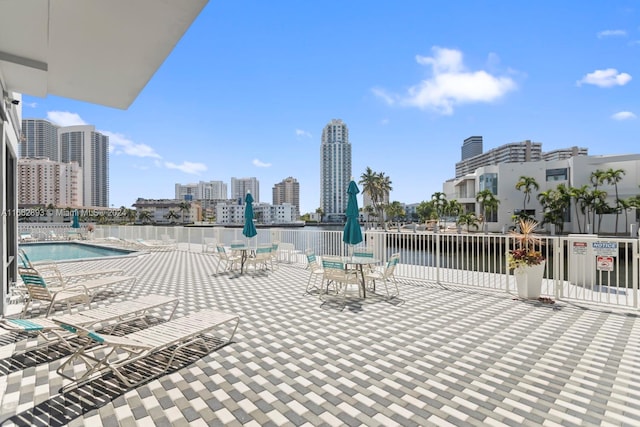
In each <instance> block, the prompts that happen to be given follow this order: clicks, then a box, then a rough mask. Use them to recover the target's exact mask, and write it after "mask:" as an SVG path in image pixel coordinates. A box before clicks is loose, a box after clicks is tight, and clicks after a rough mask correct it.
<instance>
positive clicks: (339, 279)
mask: <svg viewBox="0 0 640 427" xmlns="http://www.w3.org/2000/svg"><path fill="white" fill-rule="evenodd" d="M322 270H323V275H322V280H323V282H324V284H325V285H326V292H324V293H323V292H322V291H320V297H321V298H322V295H323V294H328V293H329V286H330V285H332V284H333V285H334V287H335V289H336V293H337V294H340V293H341V292H342V297H343V298H346V297H347V292H348V290H349V288H350V287H352V286H356V287H357V289H358V296H359V297H362V296H363V293H362V281H361V280H360V277H359V275H358V274H357V273H356V272H355V271H353V270H350V269H348V268H346V264H345V262H344V260H343V258H341V257H332V256H324V257H322Z"/></svg>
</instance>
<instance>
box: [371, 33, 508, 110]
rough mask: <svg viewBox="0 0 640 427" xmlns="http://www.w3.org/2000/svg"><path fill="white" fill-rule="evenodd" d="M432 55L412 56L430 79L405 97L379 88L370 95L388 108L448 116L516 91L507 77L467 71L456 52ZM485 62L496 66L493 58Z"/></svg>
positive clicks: (435, 51) (436, 51)
mask: <svg viewBox="0 0 640 427" xmlns="http://www.w3.org/2000/svg"><path fill="white" fill-rule="evenodd" d="M432 51H433V56H432V57H428V56H420V55H417V56H416V62H418V64H420V65H425V66H428V67H430V68H431V74H432V76H431V77H430V78H428V79H425V80H422V81H421V82H419V83H418V84H416V85H414V86H412V87H410V88H409V89H408V90H407V94H406V95H395V94H390V93H387V92H386V91H385V90H384V89H380V88H374V89H372V92H373V93H374V95H376V96H378V97H380V98H382V99H383V100H384V101H385V102H386V103H387V104H389V105H394V104H398V105H404V106H411V107H418V108H420V109H426V108H430V109H433V110H435V111H437V112H439V113H441V114H447V115H448V114H452V113H453V108H454V106H457V105H462V104H471V103H480V102H492V101H495V100H497V99H499V98H501V97H503V96H504V95H505V94H507V93H508V92H510V91H513V90H515V89H516V88H517V85H516V83H515V82H514V81H513V79H511V78H510V77H506V76H494V75H492V74H490V73H488V72H487V71H484V70H478V71H471V70H468V69H467V68H466V67H465V65H464V62H463V56H462V52H460V51H459V50H455V49H446V48H440V47H437V46H436V47H433V48H432ZM489 62H490V63H492V64H495V63H497V62H498V58H497V56H496V55H495V54H491V55H490V57H489Z"/></svg>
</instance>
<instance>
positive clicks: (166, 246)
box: [125, 239, 176, 251]
mask: <svg viewBox="0 0 640 427" xmlns="http://www.w3.org/2000/svg"><path fill="white" fill-rule="evenodd" d="M125 241H126V242H127V243H128V244H129V245H130V246H133V247H134V248H136V249H139V250H147V251H169V250H173V249H176V244H175V243H164V242H162V241H158V240H144V239H135V240H132V239H125Z"/></svg>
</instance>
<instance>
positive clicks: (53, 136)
mask: <svg viewBox="0 0 640 427" xmlns="http://www.w3.org/2000/svg"><path fill="white" fill-rule="evenodd" d="M22 137H23V139H24V140H23V141H22V144H20V157H21V158H25V157H40V158H44V157H46V158H47V159H49V160H53V161H55V162H57V161H59V160H60V159H59V155H60V154H59V152H58V126H56V125H54V124H53V123H51V122H49V121H47V120H43V119H24V120H22Z"/></svg>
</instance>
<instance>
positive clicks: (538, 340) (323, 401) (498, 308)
mask: <svg viewBox="0 0 640 427" xmlns="http://www.w3.org/2000/svg"><path fill="white" fill-rule="evenodd" d="M89 263H90V265H91V268H100V269H105V268H122V269H124V271H125V273H126V274H132V275H136V276H137V277H138V282H137V285H136V286H135V288H134V291H133V294H132V295H122V294H120V295H112V296H109V297H108V298H103V299H100V300H98V301H97V302H94V305H95V306H106V305H108V304H109V303H111V302H114V301H118V300H123V299H126V298H128V297H133V296H140V295H145V294H150V293H160V294H167V295H175V296H177V297H179V298H180V300H181V303H180V305H179V306H178V311H177V313H176V316H182V315H185V314H187V313H190V312H193V311H195V310H199V309H203V308H215V309H218V310H222V311H226V312H229V313H235V314H238V315H239V316H240V326H239V327H238V331H237V332H236V335H235V338H234V341H233V342H232V343H230V344H228V345H227V346H225V347H223V348H221V349H219V350H216V351H213V352H212V353H210V354H208V355H206V356H204V357H201V356H197V355H191V356H189V357H187V358H186V359H185V360H184V361H183V362H182V364H181V366H179V367H178V368H176V369H173V370H171V371H170V372H169V373H167V374H166V375H163V376H161V377H157V378H152V379H150V380H149V381H148V382H146V383H144V384H142V385H140V386H138V387H136V388H127V387H125V386H123V385H121V384H120V383H119V382H118V381H116V380H114V379H109V378H106V379H100V380H95V381H93V382H92V383H89V384H88V385H85V386H82V387H80V388H79V389H76V390H70V391H65V392H64V393H61V392H60V389H61V387H62V386H63V385H65V384H67V381H66V380H64V381H63V379H62V378H61V377H60V376H58V375H57V374H56V372H55V371H56V368H57V367H58V366H60V364H61V363H62V361H63V360H64V357H65V356H66V355H67V354H68V352H67V353H65V351H64V349H62V350H61V349H58V348H56V349H49V351H46V350H44V351H36V352H30V353H33V354H30V353H27V354H26V355H25V356H13V355H12V354H13V350H14V348H17V347H20V346H24V345H25V342H24V340H18V341H17V340H16V337H15V335H13V334H10V333H6V332H4V331H3V330H1V329H0V397H1V406H0V422H1V423H2V426H9V425H52V426H55V425H71V426H81V425H90V426H92V427H93V426H116V425H118V426H148V425H153V424H155V425H160V426H169V425H175V426H207V425H220V426H222V425H224V426H240V425H247V426H299V425H307V426H318V425H326V426H336V425H349V426H354V425H367V426H375V425H380V426H392V425H399V426H425V425H436V426H445V425H456V426H467V425H469V426H474V425H475V426H484V425H513V426H521V425H532V426H533V425H536V426H537V425H544V426H559V425H563V426H568V425H575V426H578V425H612V426H614V425H615V426H620V425H628V426H632V425H638V420H639V419H640V320H639V318H638V312H637V311H630V310H629V311H624V310H616V309H613V308H610V307H603V306H597V305H589V304H575V303H568V302H564V301H559V302H556V303H555V304H544V303H541V302H526V301H521V300H518V299H517V298H514V296H513V295H510V294H507V293H505V292H504V291H491V290H486V289H474V288H470V287H464V286H452V285H440V284H436V283H429V282H416V281H408V280H400V281H399V286H400V298H397V299H393V300H391V301H386V300H385V299H384V298H382V297H381V296H380V295H372V296H369V295H368V297H367V299H365V300H359V299H350V300H348V301H347V303H346V304H341V303H336V302H333V303H323V302H322V301H320V300H319V299H318V298H317V297H316V296H314V295H308V294H307V295H304V289H305V285H306V283H307V279H308V274H309V273H308V272H307V271H306V270H305V268H304V265H303V264H295V263H294V264H287V263H280V264H278V268H277V269H276V270H275V271H270V272H268V274H255V275H253V274H245V275H243V276H240V277H237V276H235V275H230V274H220V275H212V273H213V272H214V271H215V261H214V257H213V256H212V255H207V254H201V253H195V252H187V251H182V250H174V251H166V252H153V253H149V254H146V255H143V256H138V257H130V258H118V259H111V260H101V261H87V262H77V263H65V264H64V265H63V268H64V270H65V271H67V272H71V271H77V270H80V269H83V268H86V267H85V266H86V265H87V264H89ZM34 314H37V313H34Z"/></svg>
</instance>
